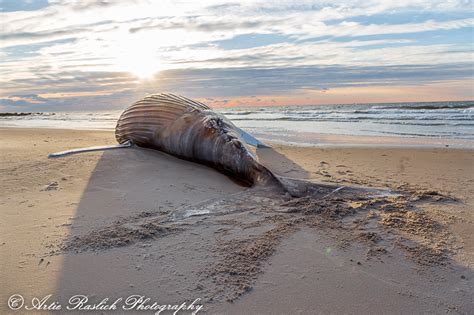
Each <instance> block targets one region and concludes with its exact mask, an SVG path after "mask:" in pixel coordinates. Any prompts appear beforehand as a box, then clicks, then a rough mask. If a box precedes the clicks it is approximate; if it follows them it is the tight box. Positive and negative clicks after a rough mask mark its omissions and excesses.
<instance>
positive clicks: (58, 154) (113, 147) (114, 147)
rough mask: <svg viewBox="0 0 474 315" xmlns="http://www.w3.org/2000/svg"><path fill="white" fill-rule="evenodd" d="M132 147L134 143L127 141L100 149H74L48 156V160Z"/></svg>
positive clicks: (100, 147) (99, 147)
mask: <svg viewBox="0 0 474 315" xmlns="http://www.w3.org/2000/svg"><path fill="white" fill-rule="evenodd" d="M132 145H133V144H132V142H130V141H127V142H125V143H122V144H116V145H105V146H98V147H88V148H80V149H72V150H66V151H62V152H56V153H51V154H49V155H48V158H58V157H63V156H66V155H72V154H77V153H84V152H94V151H105V150H114V149H123V148H130V147H131V146H132Z"/></svg>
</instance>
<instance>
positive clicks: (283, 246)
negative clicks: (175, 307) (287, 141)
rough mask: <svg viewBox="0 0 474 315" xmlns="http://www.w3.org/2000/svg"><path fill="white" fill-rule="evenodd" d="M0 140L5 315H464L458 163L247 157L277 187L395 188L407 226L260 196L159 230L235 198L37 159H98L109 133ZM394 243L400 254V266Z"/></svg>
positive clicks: (137, 156) (467, 179)
mask: <svg viewBox="0 0 474 315" xmlns="http://www.w3.org/2000/svg"><path fill="white" fill-rule="evenodd" d="M0 132H1V133H2V138H1V139H0V147H1V149H2V153H3V154H2V157H1V160H0V161H1V163H0V167H1V169H2V176H3V181H2V187H1V188H2V191H3V192H4V194H3V195H2V196H1V197H0V213H1V214H2V217H3V220H1V221H0V230H1V231H2V235H0V256H1V257H2V259H1V260H0V264H1V265H0V273H1V274H0V276H1V278H2V279H4V283H5V285H4V286H3V287H2V289H1V290H0V301H1V302H0V310H1V311H4V312H8V311H9V310H8V309H7V308H6V305H5V304H4V301H6V300H8V297H9V296H11V295H12V294H15V293H18V294H22V295H23V296H25V298H26V299H31V298H32V297H43V296H46V295H48V294H52V295H53V298H55V299H57V300H59V301H63V302H64V301H65V300H67V298H68V297H70V296H72V295H74V294H87V295H89V296H90V297H91V299H92V300H93V301H96V300H97V299H99V301H100V299H101V298H105V297H110V298H113V297H127V296H130V295H132V294H138V293H140V294H144V295H146V296H149V297H151V298H152V300H155V299H156V300H158V301H159V302H161V303H175V302H176V303H178V302H184V301H185V300H187V301H193V300H194V299H195V298H201V299H202V301H203V303H204V305H205V309H206V311H207V313H209V314H220V313H228V314H234V313H235V314H238V313H249V312H250V313H251V312H254V313H260V314H270V313H272V314H287V313H294V312H301V313H302V314H311V313H314V312H317V313H329V312H339V313H349V312H357V313H420V312H430V313H434V314H438V313H439V314H442V313H445V312H446V311H451V312H454V313H471V312H473V311H474V309H473V308H472V305H471V304H469V303H470V301H471V299H472V296H473V295H474V272H473V270H474V236H473V235H472V232H471V231H472V226H473V222H474V213H473V211H472V205H473V204H474V199H473V197H472V196H474V188H473V183H474V179H473V178H472V175H471V174H472V170H473V161H474V154H473V152H472V150H470V149H454V148H451V147H450V148H419V149H414V148H403V149H401V148H383V147H375V148H374V147H369V148H367V147H363V148H347V147H338V148H315V147H298V146H284V145H279V144H275V145H274V146H273V148H271V149H258V150H257V155H258V158H259V160H260V161H261V162H262V164H264V165H265V166H267V167H268V168H269V169H271V170H272V171H273V172H275V174H277V175H280V176H285V177H288V178H296V179H301V180H310V181H314V182H320V183H326V184H334V185H343V186H351V185H354V186H366V187H385V188H387V189H395V190H396V189H410V190H412V191H414V193H415V194H418V196H420V197H417V198H421V199H420V200H419V201H413V202H414V203H413V206H414V207H416V211H413V210H410V208H407V210H404V209H405V208H397V207H403V203H395V204H389V205H387V207H388V208H387V210H381V209H382V208H380V209H379V208H374V209H372V210H369V211H368V212H366V211H364V210H363V211H361V212H357V211H355V213H354V214H352V212H351V213H347V215H346V216H344V217H343V219H341V220H339V219H338V218H336V219H335V218H333V217H332V216H331V213H329V214H328V215H329V216H328V217H326V216H325V215H324V214H322V215H310V214H308V215H305V214H304V213H299V212H288V213H285V212H278V211H274V210H275V209H273V208H272V207H271V206H268V205H270V204H271V202H274V201H272V200H266V199H264V198H265V196H261V197H260V198H263V199H262V200H264V201H259V202H257V203H255V202H252V203H248V200H246V199H245V198H244V199H242V200H239V199H238V198H237V199H236V200H237V201H238V202H236V203H233V204H228V205H226V206H225V207H224V210H226V209H228V208H229V207H232V206H233V205H234V204H236V205H238V204H239V202H240V203H242V206H244V207H245V208H244V209H243V211H235V212H231V213H221V214H219V215H212V214H209V215H203V216H195V217H190V218H187V219H185V220H183V221H177V222H172V223H170V224H167V225H161V223H158V222H161V221H159V220H162V219H163V218H166V217H167V216H168V215H169V214H170V213H174V211H177V210H180V209H183V207H184V208H186V207H187V206H189V205H194V204H198V203H200V202H203V201H204V200H213V199H216V198H217V199H218V200H220V199H222V198H225V199H228V200H232V196H236V197H238V196H239V194H241V193H244V192H245V187H242V186H238V185H237V184H235V183H234V182H233V181H231V180H230V179H229V178H228V177H226V176H225V175H222V174H220V173H218V172H216V171H214V170H212V169H210V168H208V167H205V166H202V165H199V164H195V163H191V162H187V161H182V160H179V159H176V158H174V157H171V156H169V155H166V154H163V153H160V152H157V151H154V150H147V149H140V148H136V149H123V150H112V151H106V152H91V153H84V154H78V155H73V156H69V157H65V158H59V159H47V154H48V153H51V152H57V151H62V150H67V149H71V148H78V147H86V146H96V145H107V144H114V143H115V138H114V134H113V132H110V131H83V130H60V129H24V128H0ZM397 187H398V188H397ZM430 194H434V195H430ZM436 194H439V195H436ZM245 196H246V195H245ZM429 196H435V197H436V196H438V197H436V198H439V200H436V199H433V198H431V197H429ZM443 196H452V198H453V199H452V200H451V199H449V198H448V197H443ZM234 198H235V197H234ZM249 198H253V197H249ZM423 198H428V199H423ZM430 198H431V199H430ZM443 198H447V200H443ZM450 198H451V197H450ZM423 200H425V201H423ZM456 200H459V201H456ZM349 204H350V205H351V207H354V209H362V208H363V207H362V208H359V207H360V206H359V204H357V203H355V204H354V203H352V202H350V203H349ZM309 206H311V205H309ZM390 207H392V208H393V209H392V208H390ZM301 209H307V210H305V211H309V210H308V209H310V208H307V205H305V204H301ZM390 209H392V210H390ZM404 211H405V212H404ZM355 220H360V221H355ZM367 220H369V221H367ZM370 220H380V221H379V222H380V223H377V224H379V225H377V226H374V224H375V223H376V222H377V221H370ZM400 220H401V222H405V225H403V226H401V227H400V226H398V225H397V224H398V223H397V222H400ZM364 222H365V223H364ZM382 223H383V224H382ZM341 224H342V226H341ZM380 224H382V225H380ZM374 233H375V234H374ZM137 235H138V236H137ZM404 240H406V241H404ZM400 241H401V243H400ZM397 242H399V243H397ZM410 242H414V243H410ZM407 244H415V245H416V247H413V248H411V251H408V250H407V248H406V247H404V246H407ZM236 253H239V255H236ZM239 257H242V259H240V258H239ZM3 258H4V259H3ZM228 301H233V302H232V303H230V302H228Z"/></svg>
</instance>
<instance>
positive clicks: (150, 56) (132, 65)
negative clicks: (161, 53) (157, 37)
mask: <svg viewBox="0 0 474 315" xmlns="http://www.w3.org/2000/svg"><path fill="white" fill-rule="evenodd" d="M116 64H117V68H119V69H120V71H126V72H129V73H131V74H132V75H134V76H136V77H138V78H139V79H143V80H148V79H151V78H153V76H154V75H155V74H156V73H158V72H159V71H160V70H162V69H161V63H160V61H159V57H158V56H157V55H156V54H154V53H153V49H152V47H150V45H148V44H147V41H144V40H142V41H138V42H137V41H135V42H134V43H130V45H129V46H128V47H124V48H123V49H121V51H120V52H119V55H118V56H117V61H116Z"/></svg>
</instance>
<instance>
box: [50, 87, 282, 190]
mask: <svg viewBox="0 0 474 315" xmlns="http://www.w3.org/2000/svg"><path fill="white" fill-rule="evenodd" d="M115 136H116V139H117V141H118V143H119V144H118V145H115V146H100V147H91V148H83V149H75V150H68V151H63V152H58V153H53V154H50V155H49V157H51V158H54V157H62V156H65V155H69V154H75V153H81V152H91V151H101V150H108V149H119V148H127V147H130V146H132V145H137V146H140V147H146V148H152V149H155V150H159V151H162V152H165V153H168V154H170V155H173V156H176V157H179V158H181V159H186V160H190V161H193V162H197V163H201V164H205V165H208V166H210V167H213V168H215V169H217V170H219V171H221V172H223V173H225V174H227V175H229V176H230V177H232V178H234V179H236V180H238V181H240V182H242V183H245V184H247V185H249V186H255V185H259V186H265V187H269V188H274V189H277V190H281V191H286V189H285V188H284V186H283V184H282V183H281V181H280V180H279V179H278V178H277V177H276V176H275V175H274V174H273V173H272V172H271V171H270V170H268V169H267V168H266V167H265V166H263V165H262V164H260V163H259V162H258V161H257V159H256V157H255V155H254V154H253V153H252V151H251V150H250V149H249V148H248V147H247V145H248V144H249V145H252V146H255V147H265V146H266V145H264V144H263V143H262V142H260V141H258V140H257V139H255V138H254V137H253V136H251V135H250V134H249V133H247V132H245V131H243V130H242V129H240V128H238V127H236V126H235V125H234V124H233V123H232V122H231V121H230V120H229V119H227V118H226V117H225V116H223V115H222V114H219V113H217V112H215V111H213V110H212V109H211V108H210V107H209V106H207V105H205V104H203V103H201V102H197V101H194V100H191V99H188V98H185V97H182V96H177V95H174V94H154V95H150V96H147V97H145V98H143V99H141V100H139V101H137V102H135V103H134V104H132V105H131V106H130V107H128V108H127V109H125V111H124V112H123V113H122V114H121V116H120V118H119V119H118V121H117V125H116V128H115Z"/></svg>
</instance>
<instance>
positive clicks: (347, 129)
mask: <svg viewBox="0 0 474 315" xmlns="http://www.w3.org/2000/svg"><path fill="white" fill-rule="evenodd" d="M216 110H217V111H219V112H221V113H222V114H224V115H225V116H226V117H227V118H229V119H230V120H232V121H233V122H234V124H235V125H237V126H238V127H240V128H243V129H245V130H246V131H248V132H250V133H252V134H253V135H254V136H256V137H257V138H260V139H262V140H264V141H265V140H267V141H274V142H280V143H285V144H296V145H309V146H312V145H331V144H353V145H359V144H378V145H380V144H382V145H383V144H387V145H397V144H401V145H407V144H408V145H429V146H433V145H434V146H438V145H439V146H449V145H451V146H455V147H469V148H474V119H473V118H474V117H473V114H474V101H462V102H423V103H393V104H387V103H384V104H352V105H310V106H281V107H275V106H271V107H241V108H224V109H216ZM120 113H121V110H114V111H97V112H56V113H44V114H42V115H30V116H7V117H0V127H30V128H63V129H90V130H103V129H105V130H109V129H110V130H112V129H114V128H115V123H116V121H117V118H118V117H119V116H120Z"/></svg>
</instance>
